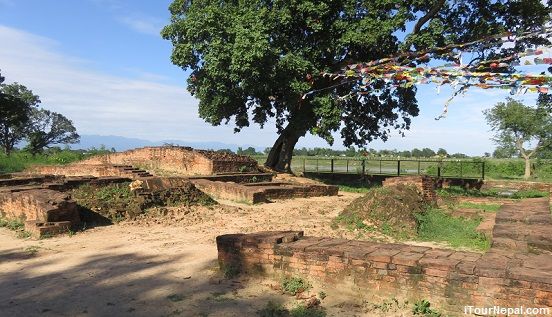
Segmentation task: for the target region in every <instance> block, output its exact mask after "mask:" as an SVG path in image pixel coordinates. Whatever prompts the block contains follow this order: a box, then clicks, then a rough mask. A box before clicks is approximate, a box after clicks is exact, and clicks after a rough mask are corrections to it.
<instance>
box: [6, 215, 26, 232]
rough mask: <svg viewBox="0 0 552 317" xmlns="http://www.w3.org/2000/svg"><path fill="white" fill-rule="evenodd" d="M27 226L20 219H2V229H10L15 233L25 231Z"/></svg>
mask: <svg viewBox="0 0 552 317" xmlns="http://www.w3.org/2000/svg"><path fill="white" fill-rule="evenodd" d="M24 226H25V225H24V224H23V222H22V221H20V220H19V219H6V218H4V217H0V228H8V229H10V230H13V231H19V230H23V227H24Z"/></svg>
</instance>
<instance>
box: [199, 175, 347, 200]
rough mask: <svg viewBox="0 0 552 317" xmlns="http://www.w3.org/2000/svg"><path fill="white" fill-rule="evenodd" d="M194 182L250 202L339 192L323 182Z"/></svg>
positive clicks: (208, 190) (209, 190) (212, 191)
mask: <svg viewBox="0 0 552 317" xmlns="http://www.w3.org/2000/svg"><path fill="white" fill-rule="evenodd" d="M192 182H193V183H194V185H196V187H197V188H199V189H201V190H202V191H204V192H206V193H208V194H210V195H212V196H214V197H216V198H222V199H229V200H234V201H238V202H245V203H249V204H257V203H262V202H267V201H269V200H271V199H290V198H300V197H317V196H335V195H337V192H338V187H337V186H332V185H322V184H294V183H284V182H256V183H246V184H237V183H233V182H220V181H211V180H207V179H194V180H192Z"/></svg>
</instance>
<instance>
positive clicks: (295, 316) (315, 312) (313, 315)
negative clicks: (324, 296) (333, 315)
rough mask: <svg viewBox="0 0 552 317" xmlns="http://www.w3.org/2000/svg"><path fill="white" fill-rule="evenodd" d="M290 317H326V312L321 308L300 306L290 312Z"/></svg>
mask: <svg viewBox="0 0 552 317" xmlns="http://www.w3.org/2000/svg"><path fill="white" fill-rule="evenodd" d="M289 316H290V317H326V311H325V310H324V309H323V308H321V307H307V306H305V305H303V304H299V305H297V306H295V307H293V308H292V309H291V310H290V311H289Z"/></svg>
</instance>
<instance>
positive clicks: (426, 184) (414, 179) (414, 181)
mask: <svg viewBox="0 0 552 317" xmlns="http://www.w3.org/2000/svg"><path fill="white" fill-rule="evenodd" d="M399 184H401V185H413V186H416V188H417V189H418V190H419V191H420V193H422V196H423V197H424V200H426V201H430V202H433V201H436V200H437V194H436V193H435V186H436V179H435V178H433V177H430V176H423V175H416V176H400V177H389V178H386V179H385V180H384V181H383V187H388V186H396V185H399Z"/></svg>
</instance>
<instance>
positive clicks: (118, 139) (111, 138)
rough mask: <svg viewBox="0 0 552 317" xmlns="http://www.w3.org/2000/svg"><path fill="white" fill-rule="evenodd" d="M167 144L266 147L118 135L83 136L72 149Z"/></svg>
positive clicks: (235, 148)
mask: <svg viewBox="0 0 552 317" xmlns="http://www.w3.org/2000/svg"><path fill="white" fill-rule="evenodd" d="M166 143H170V144H174V145H182V146H190V147H193V148H195V149H205V150H207V149H213V150H220V149H230V150H232V151H234V152H235V151H236V150H237V149H238V147H242V148H244V149H245V148H247V147H250V146H252V147H254V148H255V149H256V150H257V151H260V152H262V151H263V150H264V147H260V146H254V145H249V144H239V145H238V144H227V143H222V142H188V141H182V140H162V141H150V140H144V139H138V138H127V137H123V136H117V135H86V134H85V135H81V140H80V143H78V144H73V145H71V148H72V149H88V148H91V147H95V148H99V147H100V146H102V145H104V146H105V147H106V148H108V149H111V148H115V150H117V151H126V150H130V149H134V148H137V147H144V146H160V145H163V144H166Z"/></svg>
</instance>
